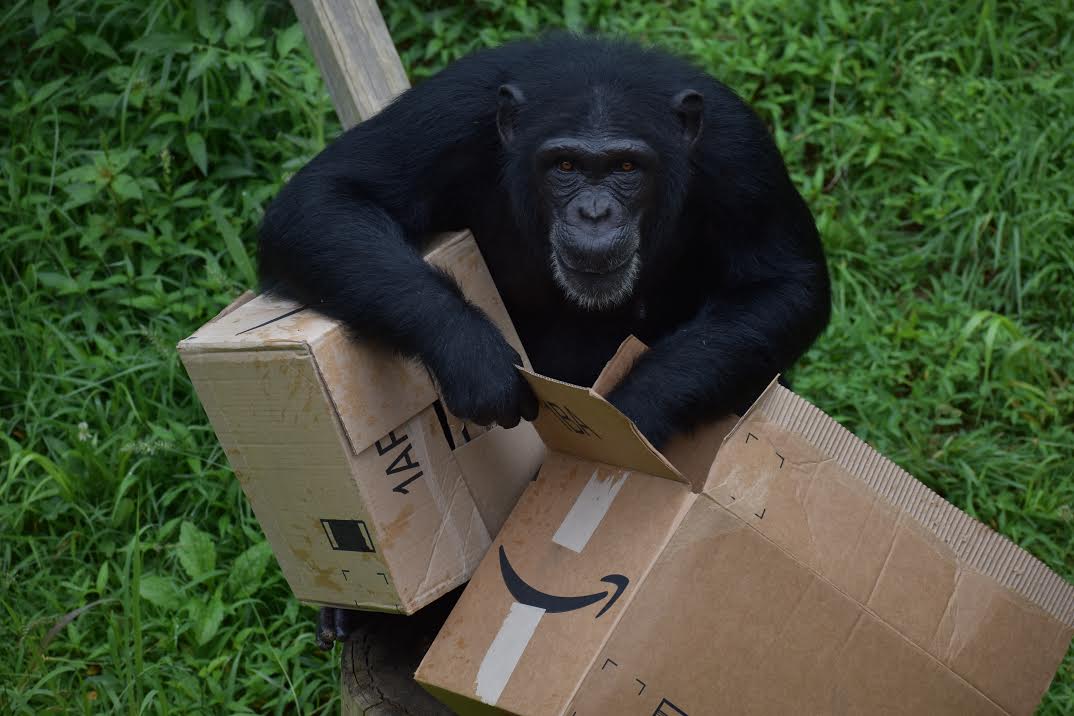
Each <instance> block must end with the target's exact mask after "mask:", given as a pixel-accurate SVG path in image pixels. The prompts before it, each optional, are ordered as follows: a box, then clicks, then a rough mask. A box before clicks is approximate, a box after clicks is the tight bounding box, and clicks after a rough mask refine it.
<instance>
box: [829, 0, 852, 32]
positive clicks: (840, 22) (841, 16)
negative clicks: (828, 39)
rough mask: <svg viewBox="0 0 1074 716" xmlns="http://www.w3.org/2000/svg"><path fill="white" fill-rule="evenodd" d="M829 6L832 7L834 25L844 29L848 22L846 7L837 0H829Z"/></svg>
mask: <svg viewBox="0 0 1074 716" xmlns="http://www.w3.org/2000/svg"><path fill="white" fill-rule="evenodd" d="M829 7H830V8H831V9H832V19H834V20H835V24H836V26H837V27H838V28H839V29H840V30H846V29H847V26H848V24H849V22H850V19H849V18H848V17H847V11H846V8H844V7H843V5H842V3H840V2H839V0H830V2H829Z"/></svg>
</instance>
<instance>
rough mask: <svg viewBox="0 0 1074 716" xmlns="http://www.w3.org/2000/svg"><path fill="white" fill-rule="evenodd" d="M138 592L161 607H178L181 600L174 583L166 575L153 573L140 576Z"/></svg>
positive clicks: (151, 602)
mask: <svg viewBox="0 0 1074 716" xmlns="http://www.w3.org/2000/svg"><path fill="white" fill-rule="evenodd" d="M138 594H139V595H140V596H141V597H142V599H144V600H146V601H147V602H149V603H150V604H155V605H156V606H158V607H160V608H161V609H169V610H175V609H178V608H179V605H180V603H181V601H182V600H181V598H180V594H179V589H178V588H177V587H176V586H175V583H174V582H173V581H172V580H170V579H168V578H167V577H161V576H159V575H155V574H149V575H146V576H144V577H142V579H141V581H140V582H139V584H138Z"/></svg>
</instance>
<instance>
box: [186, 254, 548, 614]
mask: <svg viewBox="0 0 1074 716" xmlns="http://www.w3.org/2000/svg"><path fill="white" fill-rule="evenodd" d="M426 259H427V260H428V261H429V262H431V263H433V264H435V265H437V266H440V267H442V268H445V269H447V270H448V271H450V272H451V273H452V274H453V275H454V276H455V278H456V279H457V280H458V281H459V284H460V286H461V287H462V289H463V292H464V293H465V294H466V296H467V298H468V299H469V300H470V301H472V302H473V303H475V304H476V305H478V306H480V307H481V308H482V309H483V310H484V311H485V312H486V313H487V314H488V315H489V316H490V318H492V320H493V321H494V322H495V323H496V324H497V325H498V326H499V327H500V329H501V330H502V331H503V332H504V334H505V336H506V337H507V339H508V341H509V342H510V343H511V344H512V345H513V346H514V347H515V349H516V350H518V352H519V354H520V355H523V356H524V355H525V353H524V351H523V350H522V346H521V343H520V341H519V340H518V336H517V334H516V333H515V330H514V327H513V326H512V324H511V320H510V318H509V317H508V315H507V311H506V309H505V308H504V306H503V304H502V303H501V301H500V298H499V294H498V293H497V291H496V287H495V285H494V284H493V282H492V278H491V276H489V273H488V270H487V269H486V267H485V264H484V261H483V260H482V258H481V254H480V252H479V251H478V248H477V245H476V243H475V242H474V240H473V238H472V237H471V236H470V235H469V234H468V233H460V234H454V235H451V236H449V237H447V238H446V239H444V240H443V241H442V242H440V243H439V244H438V245H437V246H436V247H435V248H434V249H433V250H431V251H430V252H429V253H428V254H427V255H426ZM179 352H180V355H181V356H182V360H183V363H184V365H185V366H186V369H187V372H188V373H189V374H190V377H191V380H192V381H193V383H194V387H195V389H196V391H197V394H198V397H199V398H200V400H201V402H202V404H203V405H204V407H205V411H206V413H207V414H208V416H209V419H210V421H211V422H212V425H213V429H214V430H215V431H216V434H217V437H218V438H219V440H220V442H221V444H222V445H223V448H224V452H225V453H226V454H227V457H228V460H229V462H230V463H231V466H232V468H233V469H234V471H235V475H236V476H237V477H238V479H239V482H240V483H241V484H242V487H243V490H244V491H245V493H246V496H247V498H248V499H249V501H250V504H251V506H252V508H253V511H254V514H255V515H256V516H257V520H258V522H259V523H260V524H261V527H262V529H263V530H264V532H265V536H266V537H267V538H268V541H269V543H270V544H271V545H272V549H273V552H274V553H275V555H276V559H277V561H278V562H279V564H280V568H281V570H282V571H283V574H284V576H285V577H286V578H287V582H288V584H290V585H291V589H292V591H293V592H294V593H295V596H296V597H298V598H299V599H300V600H302V601H305V602H310V603H314V604H322V605H335V606H343V607H350V608H358V609H368V610H377V611H393V612H403V613H407V614H410V613H412V612H414V611H415V610H417V609H419V608H421V607H422V606H423V605H425V604H428V603H429V602H431V601H433V600H434V599H436V598H437V597H438V596H440V595H441V594H443V593H444V592H447V591H448V590H450V589H452V588H454V587H455V586H457V585H459V584H461V583H462V582H464V581H465V580H466V579H468V578H469V577H470V575H471V573H472V572H473V570H474V568H475V567H476V566H477V564H478V562H479V561H480V559H481V557H482V556H483V555H484V553H485V551H486V550H487V549H488V546H489V544H490V542H491V539H492V537H493V536H494V535H495V534H496V532H498V531H499V528H500V526H501V525H502V524H503V521H504V519H506V517H507V514H508V513H509V512H510V510H511V507H512V506H513V505H514V503H515V502H516V501H517V499H518V497H519V495H520V494H521V493H522V490H523V489H524V488H525V486H526V484H527V483H528V482H529V481H530V480H531V479H532V478H533V475H534V474H535V473H536V472H537V469H538V467H539V466H540V463H541V460H542V458H543V455H544V446H543V444H542V443H541V441H540V438H539V437H538V436H537V433H536V432H535V431H534V429H533V428H532V426H530V425H528V424H523V425H521V426H519V427H518V428H515V429H513V430H504V429H502V428H494V429H492V430H486V429H484V428H480V427H478V426H475V425H468V424H464V423H463V422H462V421H460V420H458V419H457V418H455V417H454V416H452V415H450V414H449V413H448V412H447V411H446V410H445V409H444V407H443V406H442V405H441V403H440V401H439V400H438V398H437V394H436V390H435V387H434V385H433V383H432V381H431V380H430V378H429V376H428V374H427V373H426V371H425V370H424V368H422V367H421V366H420V365H419V364H418V363H416V362H413V361H405V360H402V359H400V358H397V357H396V356H393V355H391V354H389V353H387V352H385V351H382V350H378V349H375V348H373V347H371V346H369V345H365V344H361V343H359V342H356V341H354V340H351V339H350V338H349V337H348V335H347V334H346V332H345V331H344V329H343V327H342V325H341V324H340V323H338V322H336V321H333V320H330V319H328V318H325V317H324V316H322V315H320V314H317V313H315V312H314V311H311V310H308V309H303V308H302V307H300V306H297V305H296V304H293V303H290V302H288V301H283V300H279V299H273V298H269V297H266V296H258V297H256V298H251V297H250V296H249V295H247V296H244V297H243V298H240V299H239V300H237V301H236V302H235V303H233V304H232V305H231V306H229V307H228V308H227V309H225V310H224V311H223V312H222V313H221V314H220V315H219V316H217V317H216V318H214V319H213V320H212V321H210V322H209V323H207V324H206V325H205V326H203V327H202V328H201V329H199V330H198V331H197V332H196V333H195V334H194V335H193V336H191V337H190V338H188V339H186V340H184V341H183V342H181V343H180V344H179Z"/></svg>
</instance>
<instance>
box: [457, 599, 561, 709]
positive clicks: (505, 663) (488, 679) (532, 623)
mask: <svg viewBox="0 0 1074 716" xmlns="http://www.w3.org/2000/svg"><path fill="white" fill-rule="evenodd" d="M543 616H544V609H539V608H537V607H531V606H528V605H526V604H519V603H518V602H514V603H512V604H511V611H509V612H508V613H507V616H506V617H504V620H503V624H502V625H501V626H500V631H499V632H497V633H496V638H495V639H493V640H492V645H491V646H490V647H489V650H488V651H487V652H485V658H484V659H482V660H481V667H480V668H479V669H478V670H477V683H476V686H475V689H474V692H475V693H476V695H477V698H479V699H480V700H481V701H482V702H483V703H486V704H491V705H493V706H494V705H495V704H496V702H497V701H499V700H500V694H502V693H503V690H504V687H506V686H507V682H508V681H510V680H511V674H513V673H514V671H515V667H516V666H518V660H519V659H521V658H522V653H523V652H524V651H526V645H528V644H529V643H530V639H532V638H533V632H535V631H537V625H538V624H539V623H540V622H541V617H543Z"/></svg>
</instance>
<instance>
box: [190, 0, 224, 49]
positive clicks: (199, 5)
mask: <svg viewBox="0 0 1074 716" xmlns="http://www.w3.org/2000/svg"><path fill="white" fill-rule="evenodd" d="M194 21H195V23H196V24H197V26H198V34H199V35H201V36H202V37H204V38H205V39H206V40H208V41H209V44H210V45H214V44H216V42H217V41H218V40H219V39H220V35H222V34H223V33H224V29H223V28H222V27H220V24H219V23H218V22H217V19H216V17H215V16H214V15H213V13H212V11H211V10H210V9H209V5H208V4H207V3H206V2H205V0H195V2H194Z"/></svg>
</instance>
